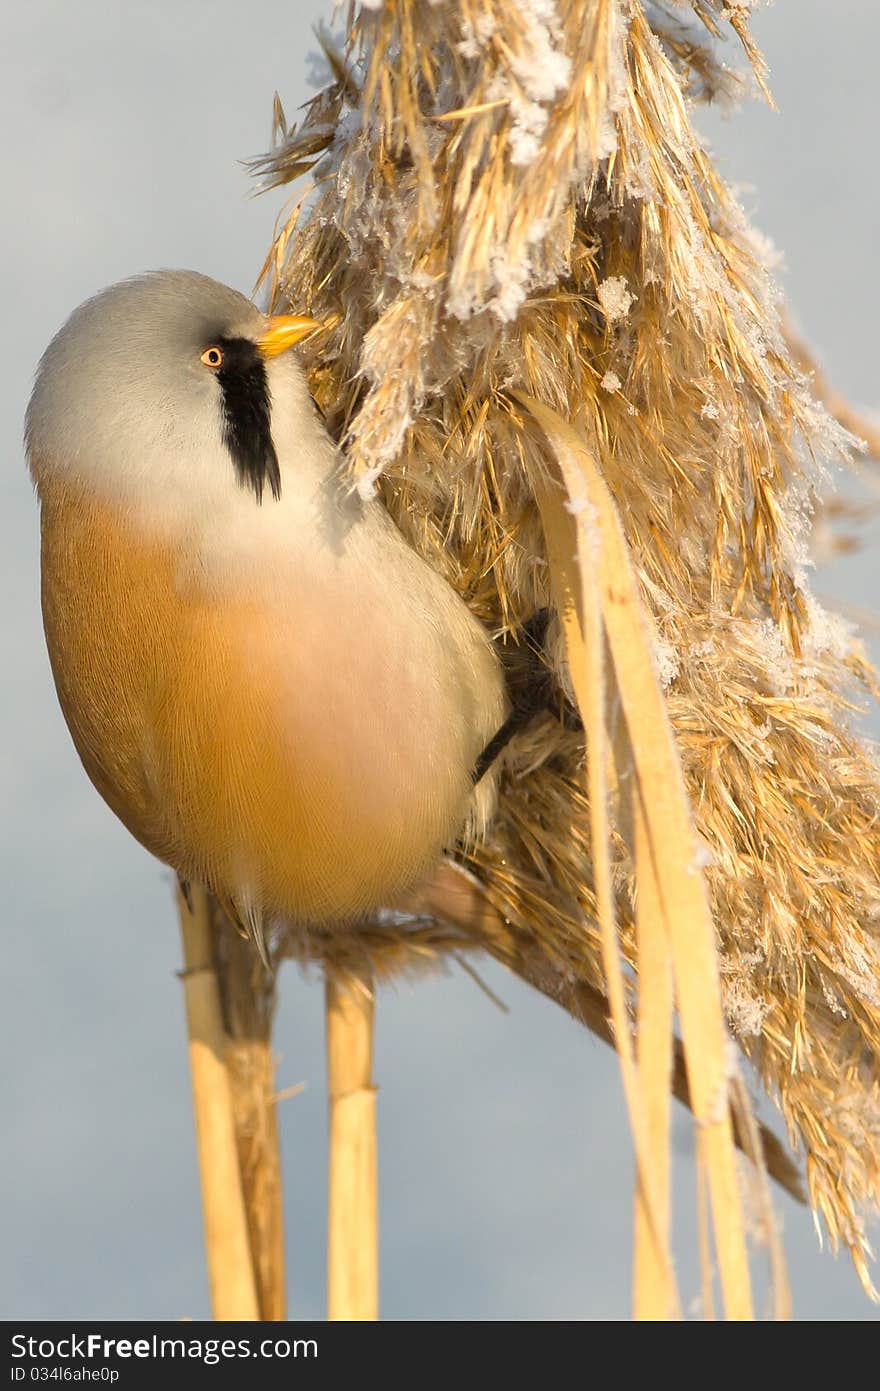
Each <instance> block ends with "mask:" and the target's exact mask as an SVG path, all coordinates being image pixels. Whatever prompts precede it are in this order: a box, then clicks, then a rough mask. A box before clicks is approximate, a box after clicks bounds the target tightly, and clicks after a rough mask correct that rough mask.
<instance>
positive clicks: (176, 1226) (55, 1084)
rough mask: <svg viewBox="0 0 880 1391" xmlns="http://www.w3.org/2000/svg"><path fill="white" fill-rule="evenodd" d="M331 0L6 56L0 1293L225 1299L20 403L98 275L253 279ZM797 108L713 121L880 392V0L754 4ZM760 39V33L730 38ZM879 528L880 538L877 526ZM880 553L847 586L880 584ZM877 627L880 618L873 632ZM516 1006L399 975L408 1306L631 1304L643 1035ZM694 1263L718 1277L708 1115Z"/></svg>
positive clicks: (687, 1173)
mask: <svg viewBox="0 0 880 1391" xmlns="http://www.w3.org/2000/svg"><path fill="white" fill-rule="evenodd" d="M329 8H330V5H329V0H326V3H324V2H322V0H288V2H287V3H282V0H250V3H249V4H248V5H240V4H237V3H232V0H214V3H212V4H207V3H196V0H149V3H147V0H140V2H139V0H126V3H124V4H119V5H107V4H106V3H103V2H102V0H78V2H77V4H75V5H73V4H69V3H66V0H30V3H29V4H28V5H26V6H25V5H16V6H11V7H9V8H8V10H7V12H6V14H5V16H4V46H3V55H2V57H0V129H2V132H3V135H2V148H3V187H4V199H3V205H4V211H3V217H2V221H0V264H2V267H3V272H2V274H3V306H4V313H3V322H2V330H0V430H2V436H3V450H2V454H3V460H4V467H3V469H2V473H0V487H2V498H3V504H2V527H3V540H2V546H0V565H2V581H0V608H2V619H0V632H2V634H3V651H4V662H3V679H2V696H0V698H2V702H3V706H2V718H0V731H2V737H3V742H4V745H5V747H4V750H3V769H4V772H3V776H2V787H0V824H2V870H0V886H2V921H3V927H4V929H5V931H4V943H5V945H4V952H3V963H4V972H3V982H2V1012H0V1017H2V1028H3V1034H2V1053H0V1056H2V1068H0V1074H2V1076H0V1088H2V1094H0V1115H2V1116H3V1131H4V1141H3V1145H2V1154H0V1165H2V1179H0V1193H2V1200H0V1201H2V1208H0V1211H2V1231H3V1243H2V1246H3V1260H2V1275H0V1316H3V1317H6V1318H20V1317H56V1318H73V1317H82V1316H86V1315H90V1316H103V1317H108V1318H114V1317H115V1318H122V1317H143V1318H150V1317H156V1318H158V1317H166V1318H171V1317H179V1316H183V1315H190V1316H193V1317H200V1316H204V1315H205V1314H206V1313H207V1296H206V1284H205V1276H204V1269H203V1259H202V1233H201V1219H200V1211H199V1198H198V1190H197V1184H196V1170H195V1157H194V1145H193V1134H192V1120H191V1113H190V1098H189V1078H188V1075H187V1071H186V1059H185V1049H184V1024H183V1011H182V1002H181V998H180V986H179V983H178V981H177V980H176V979H175V975H174V972H175V968H176V967H177V965H178V959H179V950H178V939H177V927H176V922H175V917H174V913H173V910H172V904H171V886H170V883H169V876H168V874H167V872H166V871H165V870H163V869H162V867H161V866H159V865H158V864H157V863H156V862H155V861H153V860H151V859H150V858H149V857H148V856H147V854H146V853H145V852H144V851H143V850H141V849H140V847H139V846H137V845H136V844H135V843H134V841H133V840H131V839H130V838H129V836H128V835H127V833H126V832H125V831H124V830H123V828H122V827H121V826H120V825H119V824H117V822H116V821H115V820H114V819H113V817H112V815H111V814H110V812H109V811H107V810H106V808H105V807H104V806H103V804H102V802H101V801H100V799H99V798H98V796H97V794H96V793H95V792H94V791H93V790H92V788H91V786H90V785H89V783H88V782H87V780H86V778H85V775H84V774H83V772H82V771H81V769H80V767H79V764H78V762H77V759H76V757H75V755H74V752H73V749H72V747H71V745H70V742H69V739H68V736H67V733H66V731H65V728H64V726H63V723H62V720H61V717H60V715H59V712H58V709H57V706H56V702H55V697H54V693H53V690H52V684H51V679H50V675H49V669H48V665H47V661H46V656H45V652H44V648H43V638H42V632H41V627H40V619H39V610H38V598H37V588H38V574H37V568H38V567H37V515H36V509H35V507H34V504H33V499H32V496H31V490H30V484H29V482H28V480H27V476H26V473H25V469H24V464H23V460H22V452H21V443H20V434H21V420H22V415H23V412H24V408H25V403H26V399H27V394H28V390H29V383H30V377H31V373H32V370H33V367H34V364H35V362H36V360H37V357H38V355H39V353H40V352H41V351H42V349H43V347H44V346H45V345H46V343H47V341H48V339H49V338H50V337H51V335H52V334H53V333H54V331H55V330H56V328H57V327H58V326H59V324H60V322H61V320H62V319H63V318H64V317H65V316H66V314H67V313H68V312H69V310H70V309H72V308H73V306H74V305H76V304H77V303H78V302H79V301H80V300H81V299H83V298H84V297H85V296H86V295H88V294H90V293H92V292H93V291H95V290H97V289H98V288H100V287H101V286H103V285H105V284H107V283H109V282H111V281H113V280H116V279H118V278H120V277H122V276H125V275H127V274H130V273H132V272H134V271H139V270H143V269H147V268H150V267H155V266H177V265H182V266H193V267H198V268H200V269H202V270H204V271H207V272H208V273H210V274H212V275H215V276H217V277H219V278H220V279H222V280H225V281H227V282H229V283H230V284H232V285H236V286H239V287H241V288H243V289H245V290H248V289H249V288H250V287H251V286H252V284H253V281H254V279H255V275H256V272H257V270H258V268H259V266H260V264H261V262H262V258H263V255H264V252H265V250H266V247H267V244H268V240H269V237H270V233H271V230H272V225H273V219H274V216H275V213H276V211H277V209H278V208H279V207H280V204H281V201H282V198H281V195H279V194H273V195H269V196H266V197H264V198H260V199H257V200H254V199H253V198H251V197H250V196H249V195H250V188H249V185H248V179H247V177H246V174H245V171H244V169H243V168H242V167H241V165H240V164H239V163H237V160H238V159H241V158H244V157H247V156H249V155H252V154H254V153H256V152H259V151H261V150H262V149H264V148H265V146H266V144H267V143H268V136H269V124H270V110H271V98H272V93H273V91H274V90H275V89H276V88H277V89H278V91H279V92H280V93H281V94H282V96H283V98H284V101H285V105H286V107H287V110H288V115H289V116H290V115H292V113H293V111H294V110H295V108H296V107H297V106H298V105H299V103H300V102H301V101H303V100H304V99H305V98H306V96H307V95H308V90H309V89H308V86H307V75H308V71H309V67H310V64H309V62H308V60H307V54H308V53H309V51H310V50H314V49H315V48H316V44H315V42H314V38H313V36H312V33H311V25H312V24H313V23H314V22H315V21H317V20H318V19H319V18H320V17H322V16H325V15H326V14H327V12H328V11H329ZM755 27H756V32H757V34H758V37H759V39H760V40H761V41H762V43H763V45H764V47H765V49H766V52H767V55H768V58H769V61H770V64H771V69H772V84H773V88H774V91H775V94H776V97H777V99H778V102H779V106H780V108H781V114H779V115H773V114H772V113H771V112H770V111H769V110H768V109H767V108H766V107H765V106H763V105H760V104H758V103H751V104H750V105H748V106H747V107H746V108H745V109H744V110H743V111H742V112H741V113H739V114H737V115H735V116H733V117H732V118H731V119H730V120H721V119H720V118H717V117H716V116H715V115H714V114H709V115H708V116H704V117H702V118H701V123H702V126H703V128H704V129H705V130H707V131H708V132H709V133H710V135H711V138H712V141H713V144H714V147H715V149H716V152H717V154H718V157H719V159H720V160H721V162H722V166H723V168H724V169H725V170H726V172H727V174H728V175H729V177H730V178H732V179H734V180H735V181H737V182H738V183H740V184H748V185H750V186H751V188H750V190H749V191H747V192H745V193H744V199H745V202H746V204H747V206H748V207H749V208H750V210H752V211H754V212H755V213H756V215H757V220H758V224H759V225H760V226H761V227H762V229H763V230H764V231H765V232H767V233H769V234H770V235H771V236H772V237H773V239H774V241H775V242H776V243H777V245H778V246H779V247H781V248H782V249H784V251H785V254H786V259H787V270H786V272H785V277H784V278H785V285H786V288H787V291H788V294H789V296H790V300H791V303H792V304H793V306H794V309H795V311H796V314H797V317H798V320H799V322H800V324H801V325H802V327H803V328H804V330H805V331H806V332H807V333H808V334H809V336H810V338H811V340H812V341H813V343H814V344H815V345H816V346H817V347H818V349H819V350H820V352H821V354H822V357H823V359H824V361H825V363H826V365H827V367H828V368H829V370H830V371H831V373H832V374H833V377H834V380H835V381H836V383H837V384H838V385H839V386H840V387H841V388H842V389H843V390H844V391H845V392H846V393H848V394H849V395H850V396H851V397H852V398H853V399H855V400H856V401H859V402H863V403H867V404H874V405H877V404H880V382H878V374H877V365H878V354H877V321H878V317H880V289H878V279H877V275H876V252H877V246H878V244H880V236H878V234H880V225H878V224H880V200H878V193H877V179H876V167H877V113H878V98H877V79H876V62H877V53H878V46H880V14H878V11H877V8H876V6H875V5H874V3H873V0H835V3H833V4H832V3H830V0H825V3H821V0H785V2H784V3H783V2H782V0H780V3H779V4H778V5H777V6H776V7H775V8H773V9H771V10H769V11H767V12H766V13H765V12H760V13H759V14H758V15H757V17H756V26H755ZM730 61H732V62H738V61H739V59H738V55H737V54H736V53H735V52H734V49H733V45H731V46H730ZM876 539H877V538H876V530H875V538H874V540H875V543H876ZM876 576H877V550H876V544H875V548H874V549H873V551H872V550H866V551H865V552H863V553H862V554H861V555H860V556H858V557H856V558H855V559H853V560H848V561H847V562H846V564H845V565H843V566H838V567H837V568H836V570H835V571H834V572H833V573H829V574H823V575H820V576H819V578H818V588H819V590H820V592H822V593H825V594H829V593H834V594H837V595H840V596H841V597H842V598H843V599H844V600H847V601H851V602H856V603H866V602H869V601H870V599H871V597H872V596H874V595H876V592H877V589H878V586H877V579H876ZM875 650H876V649H875ZM486 975H487V977H488V978H489V979H490V980H491V982H492V984H493V986H494V988H495V989H496V990H497V991H498V992H499V993H500V994H501V995H502V996H503V998H504V999H505V1000H506V1002H507V1003H508V1004H509V1006H510V1009H511V1013H510V1014H509V1015H507V1016H505V1015H503V1014H502V1013H500V1012H499V1011H498V1010H496V1009H495V1008H494V1007H493V1006H492V1005H491V1004H490V1003H489V1002H488V1001H487V1000H486V998H485V997H484V995H483V994H481V993H480V992H479V991H478V990H477V989H476V988H475V987H474V985H473V984H472V983H471V982H470V981H468V980H467V979H465V978H463V977H461V976H460V975H458V974H457V973H453V975H451V976H446V977H442V976H441V977H435V978H433V979H428V980H423V981H420V982H418V983H416V984H402V985H400V986H399V987H398V988H397V989H396V990H393V991H392V990H388V991H386V992H384V993H383V995H382V997H381V999H380V1005H379V1011H378V1039H377V1048H378V1058H377V1077H378V1080H379V1082H380V1084H381V1092H380V1101H379V1120H380V1143H381V1153H380V1163H381V1186H382V1192H381V1220H382V1281H383V1284H382V1304H383V1312H384V1314H385V1316H386V1317H389V1318H409V1317H418V1316H427V1317H431V1318H440V1319H442V1318H453V1317H463V1318H524V1317H534V1318H625V1317H626V1316H627V1312H628V1299H629V1279H630V1271H629V1266H630V1261H629V1247H630V1223H631V1213H630V1210H631V1177H632V1173H631V1170H632V1165H631V1158H630V1145H629V1141H628V1136H627V1128H626V1120H625V1116H624V1112H623V1105H622V1101H621V1090H620V1085H619V1082H618V1076H617V1065H616V1062H615V1059H614V1057H613V1055H612V1054H611V1053H610V1052H609V1051H608V1050H606V1049H605V1048H604V1047H602V1046H601V1045H600V1044H598V1043H596V1042H594V1041H593V1040H592V1039H591V1038H590V1037H589V1036H588V1035H587V1034H585V1033H584V1032H583V1031H582V1030H580V1029H579V1028H577V1027H576V1026H575V1025H574V1024H573V1023H571V1022H570V1021H569V1020H568V1019H567V1018H566V1017H565V1016H564V1015H563V1014H562V1013H561V1012H560V1011H559V1010H558V1009H556V1008H555V1007H554V1006H553V1005H551V1004H549V1003H547V1002H545V1001H543V1000H542V999H540V998H538V997H536V996H532V995H530V994H529V993H528V992H527V991H526V990H525V989H524V988H523V987H521V986H520V985H518V984H517V983H516V982H515V981H513V980H512V979H510V978H508V977H506V976H505V975H504V974H503V973H502V972H500V971H499V970H496V969H493V968H488V967H487V968H486ZM281 996H282V1003H281V1011H280V1018H279V1021H278V1038H277V1046H278V1050H279V1052H280V1054H281V1055H282V1061H281V1065H280V1071H279V1085H280V1086H288V1085H291V1084H293V1083H297V1082H300V1081H304V1082H306V1083H307V1088H306V1090H305V1091H304V1092H303V1093H301V1094H300V1095H299V1096H297V1097H295V1098H294V1099H292V1100H289V1101H287V1102H285V1103H284V1106H283V1108H282V1113H283V1143H284V1169H285V1179H286V1191H287V1213H288V1228H289V1242H288V1246H289V1263H290V1289H291V1311H292V1313H293V1314H294V1315H295V1316H299V1317H321V1316H322V1313H323V1281H324V1253H323V1243H324V1198H325V1192H324V1164H325V1116H324V1091H323V1035H322V990H321V988H320V983H319V982H318V981H316V980H311V981H304V980H302V979H301V978H300V977H299V976H298V974H297V972H296V971H295V970H294V969H293V968H292V967H289V968H286V970H285V973H284V976H283V978H282V987H281ZM676 1136H677V1151H678V1153H679V1155H680V1157H681V1158H680V1165H681V1169H682V1183H681V1195H682V1201H681V1217H680V1241H679V1268H680V1273H681V1278H682V1285H683V1297H684V1298H685V1300H686V1301H687V1300H688V1299H689V1298H690V1297H691V1296H693V1295H695V1294H696V1291H697V1278H696V1272H695V1260H694V1249H695V1239H694V1219H693V1211H694V1208H693V1200H692V1197H691V1193H692V1185H691V1180H692V1177H693V1175H692V1171H691V1164H690V1158H689V1141H688V1138H687V1137H688V1126H687V1124H686V1123H685V1122H684V1120H683V1118H681V1117H679V1119H678V1120H677V1129H676ZM780 1209H781V1212H782V1216H783V1219H784V1223H785V1234H786V1238H787V1245H788V1254H789V1259H790V1267H791V1274H792V1281H793V1286H794V1296H795V1309H796V1312H797V1314H798V1315H799V1316H800V1317H801V1318H871V1317H872V1316H874V1310H873V1309H872V1307H871V1306H870V1305H869V1304H868V1303H867V1301H866V1300H865V1298H864V1296H863V1295H862V1293H861V1291H860V1288H859V1286H858V1283H857V1281H856V1279H855V1276H854V1275H853V1273H852V1271H851V1269H850V1267H849V1265H848V1263H847V1260H846V1258H841V1259H840V1260H839V1261H838V1262H836V1263H835V1262H834V1261H833V1260H832V1258H831V1257H830V1256H829V1255H827V1254H826V1255H821V1254H820V1253H819V1251H818V1248H817V1245H816V1241H815V1237H814V1235H813V1231H812V1227H811V1223H810V1220H809V1218H808V1216H807V1214H806V1213H804V1212H803V1211H801V1210H798V1209H797V1208H795V1207H794V1205H793V1204H791V1203H789V1202H787V1201H781V1202H780Z"/></svg>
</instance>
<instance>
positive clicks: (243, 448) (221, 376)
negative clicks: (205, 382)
mask: <svg viewBox="0 0 880 1391" xmlns="http://www.w3.org/2000/svg"><path fill="white" fill-rule="evenodd" d="M216 342H217V346H218V347H219V348H220V349H221V351H222V353H223V365H222V367H221V368H220V369H219V371H218V373H217V379H218V381H219V383H220V386H221V389H222V391H223V442H224V444H225V445H226V448H227V449H228V450H229V453H230V454H231V455H232V462H233V465H234V466H235V475H236V478H237V479H238V481H239V483H240V484H241V486H242V487H243V488H252V489H253V492H254V495H255V496H256V499H257V502H262V501H263V489H264V488H265V487H266V484H267V483H268V485H269V487H270V489H271V491H272V496H273V498H275V500H276V501H277V500H278V498H280V496H281V471H280V469H279V467H278V455H277V454H276V453H275V446H274V444H273V443H272V429H271V425H272V400H271V396H270V394H269V382H268V380H267V378H266V364H265V363H264V361H263V359H262V357H261V356H260V353H259V350H258V348H257V346H256V344H254V343H251V342H250V340H249V339H247V338H218V339H216Z"/></svg>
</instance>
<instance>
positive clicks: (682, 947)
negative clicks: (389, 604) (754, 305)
mask: <svg viewBox="0 0 880 1391" xmlns="http://www.w3.org/2000/svg"><path fill="white" fill-rule="evenodd" d="M517 399H518V400H519V401H520V402H521V403H522V404H523V405H524V406H525V407H526V408H527V409H528V410H529V411H530V412H531V414H532V415H533V417H534V418H535V420H536V421H537V422H538V424H539V425H540V426H541V429H542V430H543V431H544V433H545V435H546V436H547V438H548V440H549V441H550V443H551V444H552V446H553V455H554V458H555V461H556V464H557V466H558V469H559V472H560V475H561V478H562V482H563V486H564V488H565V491H566V493H567V494H568V498H569V506H570V507H571V508H572V509H573V512H574V514H575V518H576V521H577V523H578V528H577V529H578V532H579V534H583V536H584V543H583V550H584V553H585V555H586V557H587V559H588V560H591V561H592V562H593V563H594V564H595V566H596V569H597V571H598V583H599V592H600V601H601V605H602V614H603V618H604V621H605V628H606V634H607V639H608V644H609V649H610V652H611V659H612V662H613V666H614V673H615V677H616V681H617V686H618V689H619V692H620V699H621V704H622V707H623V712H624V717H625V719H626V723H627V727H628V729H629V736H630V741H631V744H632V750H633V759H634V764H635V771H636V777H637V780H638V783H639V787H640V798H641V804H642V806H643V808H644V811H645V819H646V830H647V835H648V838H649V840H650V846H651V853H652V857H653V864H654V867H655V872H656V876H657V886H658V902H659V903H660V906H661V908H662V912H663V916H664V918H665V921H666V930H667V932H668V933H669V939H670V943H671V948H672V957H673V963H674V972H675V983H676V989H677V997H678V1005H679V1013H680V1017H681V1025H682V1038H683V1043H684V1049H685V1057H686V1062H687V1069H688V1078H689V1082H690V1089H691V1099H692V1102H693V1111H694V1116H695V1120H696V1123H697V1125H698V1126H700V1128H701V1135H702V1138H703V1142H704V1146H705V1154H706V1162H707V1167H708V1174H709V1188H710V1193H711V1197H712V1212H713V1220H714V1230H715V1242H716V1249H717V1254H718V1265H719V1273H720V1278H721V1289H722V1293H723V1296H724V1303H725V1310H726V1314H727V1316H728V1318H734V1319H744V1318H751V1317H752V1298H751V1283H750V1277H749V1267H748V1258H747V1252H746V1240H745V1225H744V1221H743V1213H742V1204H741V1198H740V1193H739V1186H738V1183H737V1173H736V1158H735V1152H734V1145H733V1133H732V1127H731V1121H730V1111H729V1105H728V1070H727V1046H728V1040H727V1033H726V1030H725V1027H724V1022H723V1015H722V1011H721V996H720V988H719V978H718V963H717V957H716V947H715V938H714V932H713V927H712V920H711V916H710V912H709V906H708V901H707V898H706V893H705V889H704V885H703V879H702V874H701V873H700V870H699V867H698V864H697V859H696V843H695V837H694V833H693V828H692V824H691V817H690V809H689V806H688V801H687V794H686V791H685V786H684V780H683V776H682V772H681V767H680V764H679V760H678V753H677V750H676V746H675V741H674V737H673V734H672V729H671V726H670V724H669V719H668V715H667V711H666V705H665V701H664V698H663V693H662V691H661V689H660V685H659V682H658V680H657V675H656V670H655V665H654V657H653V652H652V648H651V640H650V630H649V626H648V619H647V615H646V614H645V612H644V609H643V606H642V604H641V600H640V597H639V591H638V584H637V581H636V577H635V574H634V572H633V570H632V566H631V563H630V559H629V554H628V549H627V544H626V540H625V537H624V534H623V528H622V526H621V524H620V519H619V517H618V515H617V510H616V507H615V505H614V501H613V498H612V496H611V494H610V492H609V490H608V488H607V486H606V484H605V482H604V479H603V478H602V476H601V474H600V472H599V469H598V467H597V465H596V462H595V460H594V459H593V457H592V455H591V453H590V452H589V450H588V449H587V448H586V445H585V443H584V441H583V439H582V438H581V436H580V435H579V434H578V433H577V431H576V430H574V429H573V428H572V426H571V425H570V424H569V423H568V422H567V421H565V420H564V419H563V418H562V416H560V415H559V414H558V413H557V412H556V411H553V410H552V409H550V407H548V406H546V405H544V404H543V403H542V402H540V401H537V400H535V399H534V398H532V397H530V396H526V395H523V394H520V393H517ZM539 506H540V499H539ZM542 516H543V512H542ZM592 532H594V533H595V539H594V540H592V541H591V539H590V538H591V533H592ZM548 545H549V542H548ZM591 545H592V554H590V546H591ZM581 563H582V567H583V563H584V562H583V561H582V562H581ZM575 690H576V692H577V686H576V685H575ZM582 713H584V714H585V717H586V713H587V712H582ZM618 1046H620V1040H618ZM621 1056H623V1055H622V1054H621ZM642 1142H643V1144H646V1141H645V1140H644V1137H642ZM652 1207H653V1208H654V1211H655V1212H656V1204H652ZM655 1221H656V1218H655V1216H654V1214H653V1213H652V1222H655Z"/></svg>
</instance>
